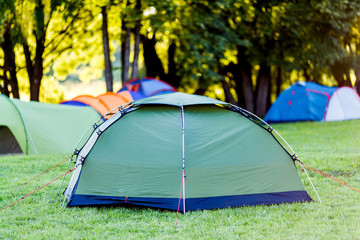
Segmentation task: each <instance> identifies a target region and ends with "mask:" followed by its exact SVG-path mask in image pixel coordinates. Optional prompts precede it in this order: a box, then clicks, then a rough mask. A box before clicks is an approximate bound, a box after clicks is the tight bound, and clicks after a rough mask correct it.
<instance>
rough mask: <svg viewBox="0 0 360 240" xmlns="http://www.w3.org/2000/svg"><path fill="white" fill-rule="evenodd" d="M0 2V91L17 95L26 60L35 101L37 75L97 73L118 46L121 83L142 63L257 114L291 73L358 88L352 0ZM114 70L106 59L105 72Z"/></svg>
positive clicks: (152, 73)
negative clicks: (106, 32) (76, 72)
mask: <svg viewBox="0 0 360 240" xmlns="http://www.w3.org/2000/svg"><path fill="white" fill-rule="evenodd" d="M0 4H1V8H0V13H1V17H0V29H1V34H0V35H1V36H0V42H1V45H0V47H1V49H2V51H0V54H1V55H0V56H1V59H0V65H1V68H0V79H1V80H0V90H1V92H2V93H4V94H7V95H10V93H12V95H13V96H14V97H16V96H18V94H17V92H18V90H16V89H17V86H16V84H15V82H17V81H18V80H17V78H19V76H23V75H24V74H21V71H24V69H26V70H27V73H28V79H29V83H30V84H29V86H30V89H31V91H30V92H31V96H32V97H31V98H32V99H35V100H36V99H37V97H36V95H38V94H39V91H38V89H39V87H40V84H41V79H42V78H43V75H44V74H45V75H46V74H47V73H49V72H51V73H52V74H53V76H54V77H55V79H65V78H66V76H68V75H69V73H71V72H72V71H73V70H74V69H77V71H78V72H80V74H79V75H80V76H82V77H80V78H81V79H85V78H87V79H96V78H99V77H101V76H102V75H103V72H104V68H105V64H106V62H105V61H104V59H107V64H109V60H114V59H115V58H117V57H116V56H115V54H117V50H119V49H120V52H121V53H120V54H121V60H122V63H121V64H122V66H121V69H122V74H121V76H122V81H123V82H125V81H126V80H128V79H130V78H131V77H137V76H138V73H139V71H143V72H145V75H147V76H149V77H157V78H160V79H162V80H164V81H167V82H169V83H170V84H172V85H173V86H175V87H178V88H180V89H182V90H183V91H188V92H192V93H198V94H211V93H210V92H209V91H214V89H217V90H216V93H215V94H211V95H212V96H215V97H220V98H223V99H224V98H225V100H227V101H229V102H232V103H234V104H238V105H240V106H242V107H245V108H247V109H248V110H250V111H253V112H255V113H257V114H258V115H260V116H262V115H264V114H265V113H266V110H267V109H268V108H269V106H270V104H271V100H272V99H274V96H276V95H278V94H279V93H280V92H281V90H282V89H283V88H284V86H286V85H289V84H291V83H293V81H297V80H307V81H315V82H319V83H324V84H331V85H339V86H342V85H348V86H353V85H354V84H355V85H356V87H357V88H358V91H360V60H359V59H360V57H359V56H360V47H359V46H360V40H359V39H360V38H359V37H360V36H359V35H360V32H359V27H360V26H359V25H360V16H359V14H360V11H359V10H360V2H359V1H358V0H348V1H343V0H320V1H316V0H305V1H294V0H281V1H275V0H269V1H258V0H214V1H203V0H186V1H179V0H163V1H155V0H127V1H116V0H103V1H100V2H99V1H93V0H83V1H76V0H67V1H60V0H52V1H41V0H23V1H10V0H2V1H0ZM25 9H26V11H25ZM104 10H106V12H104ZM101 11H103V12H102V14H101ZM105 14H106V15H107V20H108V22H107V28H108V40H107V41H108V45H109V47H108V48H107V49H105V48H103V46H104V45H103V43H105V42H106V41H103V38H102V37H103V36H104V35H103V31H102V30H103V29H104V28H103V26H104V24H106V23H105V22H104V21H103V20H106V19H104V16H105ZM105 17H106V16H105ZM9 34H10V38H9ZM9 39H10V42H9ZM10 43H11V45H10ZM5 46H7V47H5ZM9 46H10V47H9ZM11 49H13V51H11ZM5 50H8V51H5ZM104 50H105V51H104ZM104 56H105V57H104ZM119 58H120V57H119ZM10 63H15V65H14V64H10ZM110 65H111V62H110ZM14 69H15V71H14ZM113 71H114V67H109V65H108V66H107V68H106V69H105V75H106V74H108V75H106V76H110V75H109V74H111V72H113ZM84 73H86V74H84ZM85 76H86V77H85ZM108 89H110V90H111V88H108ZM220 89H221V90H222V92H223V94H219V90H220ZM220 92H221V91H220Z"/></svg>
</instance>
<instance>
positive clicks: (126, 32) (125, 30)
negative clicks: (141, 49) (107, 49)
mask: <svg viewBox="0 0 360 240" xmlns="http://www.w3.org/2000/svg"><path fill="white" fill-rule="evenodd" d="M129 4H130V3H129V1H128V2H127V5H129ZM121 25H122V39H121V64H122V78H121V81H122V84H123V85H124V84H125V83H126V82H127V81H128V80H129V70H130V37H131V29H130V28H129V27H128V26H126V25H127V21H126V20H125V19H123V20H122V24H121Z"/></svg>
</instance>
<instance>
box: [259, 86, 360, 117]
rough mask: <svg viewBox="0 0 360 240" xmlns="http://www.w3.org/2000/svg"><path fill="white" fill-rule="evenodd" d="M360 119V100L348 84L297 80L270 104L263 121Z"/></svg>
mask: <svg viewBox="0 0 360 240" xmlns="http://www.w3.org/2000/svg"><path fill="white" fill-rule="evenodd" d="M357 118H360V99H359V95H358V94H357V93H356V91H355V90H354V89H352V88H349V87H340V88H339V87H327V86H322V85H319V84H316V83H312V82H297V83H295V84H293V85H292V86H291V87H289V88H288V89H286V90H284V91H283V92H282V93H281V94H280V95H279V97H278V98H277V99H276V101H275V102H274V103H273V105H272V106H271V108H270V109H269V111H268V113H267V114H266V116H265V118H264V121H266V122H291V121H339V120H349V119H357Z"/></svg>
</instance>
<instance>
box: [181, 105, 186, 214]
mask: <svg viewBox="0 0 360 240" xmlns="http://www.w3.org/2000/svg"><path fill="white" fill-rule="evenodd" d="M181 119H182V164H183V176H182V178H183V179H182V181H183V213H184V214H185V179H186V175H185V121H184V107H183V106H181Z"/></svg>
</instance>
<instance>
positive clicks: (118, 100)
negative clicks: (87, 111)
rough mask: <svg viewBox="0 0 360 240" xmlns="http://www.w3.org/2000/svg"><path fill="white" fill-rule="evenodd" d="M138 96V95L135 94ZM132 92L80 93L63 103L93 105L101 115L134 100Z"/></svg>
mask: <svg viewBox="0 0 360 240" xmlns="http://www.w3.org/2000/svg"><path fill="white" fill-rule="evenodd" d="M135 96H138V95H135ZM133 100H134V99H133V97H132V94H131V93H130V92H129V91H122V92H120V93H118V94H115V93H113V92H107V93H105V94H101V95H99V96H97V97H94V96H90V95H80V96H77V97H75V98H73V99H72V100H69V101H64V102H62V103H61V104H62V105H64V104H65V105H75V106H91V107H92V108H94V109H95V110H96V111H98V112H99V113H100V114H101V115H105V114H106V113H108V112H110V111H111V110H113V109H114V108H116V107H118V106H121V105H124V104H126V103H129V102H131V101H133Z"/></svg>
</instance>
